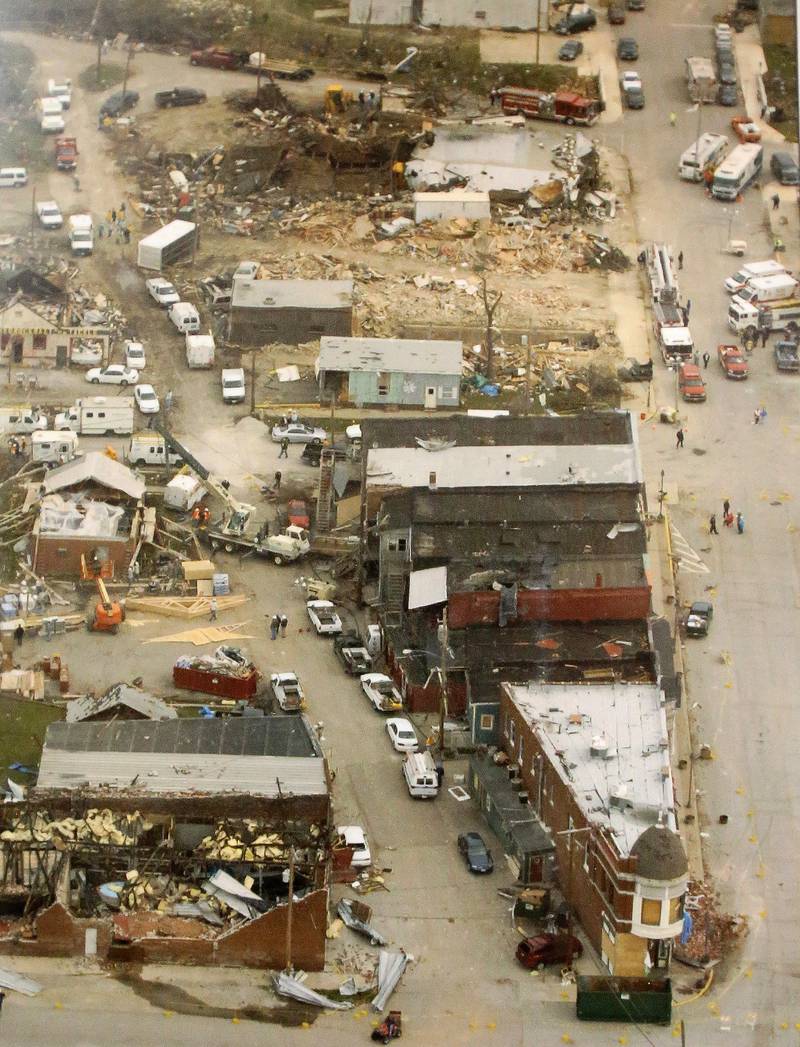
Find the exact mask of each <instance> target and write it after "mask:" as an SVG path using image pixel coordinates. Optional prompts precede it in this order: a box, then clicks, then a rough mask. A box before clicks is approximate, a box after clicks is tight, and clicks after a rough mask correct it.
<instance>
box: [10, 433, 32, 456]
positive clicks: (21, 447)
mask: <svg viewBox="0 0 800 1047" xmlns="http://www.w3.org/2000/svg"><path fill="white" fill-rule="evenodd" d="M8 449H9V451H10V452H11V454H12V455H13V456H14V458H20V457H21V456H22V455H24V454H25V452H26V451H27V449H28V442H27V440H26V439H25V437H24V436H19V437H17V436H12V437H11V438H10V439H9V441H8Z"/></svg>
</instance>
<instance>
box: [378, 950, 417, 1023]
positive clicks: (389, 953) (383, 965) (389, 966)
mask: <svg viewBox="0 0 800 1047" xmlns="http://www.w3.org/2000/svg"><path fill="white" fill-rule="evenodd" d="M407 965H408V956H407V955H406V954H405V953H404V952H403V951H402V949H400V950H394V949H381V951H380V952H379V953H378V993H377V995H376V996H375V997H374V999H373V1000H372V1003H371V1004H370V1007H372V1009H373V1011H382V1010H383V1009H384V1008H385V1007H386V1003H387V1001H388V999H389V997H390V996H391V995H392V993H393V992H394V990H395V987H396V986H397V983H398V982H399V981H400V979H401V978H402V976H403V971H404V970H405V969H406V967H407Z"/></svg>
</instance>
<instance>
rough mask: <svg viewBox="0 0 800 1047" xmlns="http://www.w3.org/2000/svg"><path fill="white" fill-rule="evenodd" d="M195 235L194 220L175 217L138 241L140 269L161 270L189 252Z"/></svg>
mask: <svg viewBox="0 0 800 1047" xmlns="http://www.w3.org/2000/svg"><path fill="white" fill-rule="evenodd" d="M196 237H197V226H196V225H195V223H194V222H183V221H180V220H179V219H176V221H174V222H169V223H168V224H167V225H163V226H162V227H161V228H160V229H157V230H156V231H155V232H154V233H150V235H149V236H145V237H144V239H142V240H140V241H139V251H138V264H139V266H140V268H142V269H156V270H161V269H163V268H164V266H165V265H170V264H171V263H172V262H175V261H177V259H179V258H182V257H184V256H185V255H187V254H189V253H191V251H192V250H193V249H194V245H195V241H196Z"/></svg>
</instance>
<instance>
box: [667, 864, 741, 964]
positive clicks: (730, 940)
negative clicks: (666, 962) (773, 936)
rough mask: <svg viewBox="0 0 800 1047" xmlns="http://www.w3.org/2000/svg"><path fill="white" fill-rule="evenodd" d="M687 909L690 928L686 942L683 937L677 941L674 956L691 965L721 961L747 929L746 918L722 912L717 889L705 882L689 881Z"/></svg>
mask: <svg viewBox="0 0 800 1047" xmlns="http://www.w3.org/2000/svg"><path fill="white" fill-rule="evenodd" d="M686 912H687V913H688V916H689V917H690V919H691V930H690V932H689V934H688V937H686V940H685V941H684V937H683V936H682V937H681V938H680V940H679V941H678V943H677V944H676V946H675V957H676V959H678V960H680V961H681V962H682V963H686V964H689V965H690V966H692V967H707V966H708V965H709V964H713V963H716V962H717V961H719V960H721V959H722V957H723V956H724V955H725V954H726V953H727V952H728V951H729V950H730V949H731V948H732V947H733V946H734V945H735V944H736V942H737V941H738V940H739V939H740V938H741V937H742V936H743V935H744V933H745V932H746V930H747V920H746V917H744V916H741V915H740V916H731V915H729V914H728V913H723V912H720V911H719V909H718V907H717V899H716V896H715V893H714V890H713V888H712V886H711V884H709V883H706V882H704V881H690V882H689V886H688V890H687V893H686ZM687 922H688V921H687Z"/></svg>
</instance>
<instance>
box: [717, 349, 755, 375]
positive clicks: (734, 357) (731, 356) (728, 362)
mask: <svg viewBox="0 0 800 1047" xmlns="http://www.w3.org/2000/svg"><path fill="white" fill-rule="evenodd" d="M717 356H718V357H719V365H720V367H721V368H722V370H723V371H724V372H725V377H726V378H737V379H742V378H747V376H748V374H749V373H750V368H749V367H748V365H747V360H745V358H744V357H743V356H742V351H741V349H740V348H739V346H738V345H720V346H718V347H717Z"/></svg>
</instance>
